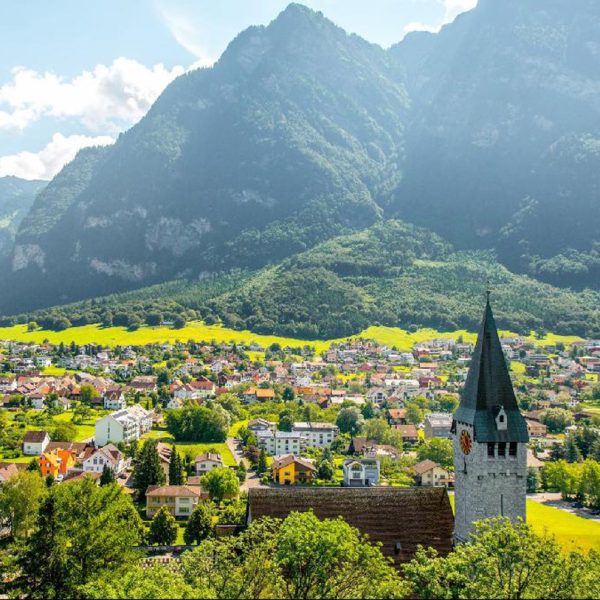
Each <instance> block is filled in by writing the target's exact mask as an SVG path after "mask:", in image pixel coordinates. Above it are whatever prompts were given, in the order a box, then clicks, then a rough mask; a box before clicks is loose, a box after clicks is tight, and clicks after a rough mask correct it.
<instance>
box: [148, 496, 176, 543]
mask: <svg viewBox="0 0 600 600" xmlns="http://www.w3.org/2000/svg"><path fill="white" fill-rule="evenodd" d="M176 539H177V521H176V520H175V517H174V516H173V515H172V514H171V511H170V510H169V509H168V507H166V506H161V507H160V509H159V510H158V511H157V513H156V514H155V515H154V517H153V518H152V522H151V523H150V530H149V531H148V543H149V544H158V545H159V546H171V545H172V544H173V543H174V542H175V540H176Z"/></svg>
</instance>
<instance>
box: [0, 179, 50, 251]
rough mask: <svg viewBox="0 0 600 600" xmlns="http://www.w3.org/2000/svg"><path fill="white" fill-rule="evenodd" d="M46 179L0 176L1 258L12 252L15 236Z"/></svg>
mask: <svg viewBox="0 0 600 600" xmlns="http://www.w3.org/2000/svg"><path fill="white" fill-rule="evenodd" d="M46 183H47V182H46V181H35V180H33V181H30V180H27V179H19V178H18V177H0V258H2V257H5V256H7V255H8V254H10V253H11V252H12V249H13V243H14V240H15V236H16V234H17V231H18V229H19V226H20V225H21V221H23V219H24V218H25V216H26V215H27V213H28V212H29V209H30V208H31V206H32V205H33V201H34V200H35V196H36V194H37V193H38V192H39V191H40V190H41V189H42V188H43V187H44V186H45V185H46Z"/></svg>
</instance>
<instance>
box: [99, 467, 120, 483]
mask: <svg viewBox="0 0 600 600" xmlns="http://www.w3.org/2000/svg"><path fill="white" fill-rule="evenodd" d="M116 480H117V478H116V477H115V472H114V471H113V470H112V469H111V468H110V467H109V466H108V465H107V464H105V465H104V466H103V467H102V475H100V485H110V484H111V483H115V481H116Z"/></svg>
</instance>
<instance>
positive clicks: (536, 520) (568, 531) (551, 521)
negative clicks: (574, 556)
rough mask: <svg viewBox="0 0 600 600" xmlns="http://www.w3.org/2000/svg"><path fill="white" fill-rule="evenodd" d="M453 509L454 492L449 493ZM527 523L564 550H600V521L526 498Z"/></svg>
mask: <svg viewBox="0 0 600 600" xmlns="http://www.w3.org/2000/svg"><path fill="white" fill-rule="evenodd" d="M450 504H452V509H453V510H454V494H450ZM527 523H529V525H531V527H532V528H533V530H534V531H536V532H537V533H548V534H550V535H553V536H554V537H555V538H556V541H557V542H558V543H559V544H560V545H561V546H562V547H563V548H564V549H565V550H566V551H569V550H577V549H579V550H592V549H594V550H600V523H598V522H597V521H591V520H590V519H584V518H583V517H578V516H577V515H573V514H571V513H568V512H565V511H564V510H559V509H558V508H553V507H552V506H546V505H545V504H540V503H539V502H534V501H533V500H529V499H528V500H527Z"/></svg>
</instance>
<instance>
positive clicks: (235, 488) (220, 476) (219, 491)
mask: <svg viewBox="0 0 600 600" xmlns="http://www.w3.org/2000/svg"><path fill="white" fill-rule="evenodd" d="M201 483H202V487H203V488H204V489H205V490H206V491H207V492H208V495H209V496H210V499H211V500H213V501H214V502H216V503H217V504H219V503H220V502H221V501H222V500H223V498H225V496H236V495H237V494H238V493H239V491H240V482H239V480H238V478H237V477H236V474H235V473H234V472H233V471H232V470H231V469H228V468H227V467H221V468H217V469H213V470H212V471H209V472H208V473H207V474H206V475H204V476H203V477H202V479H201Z"/></svg>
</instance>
